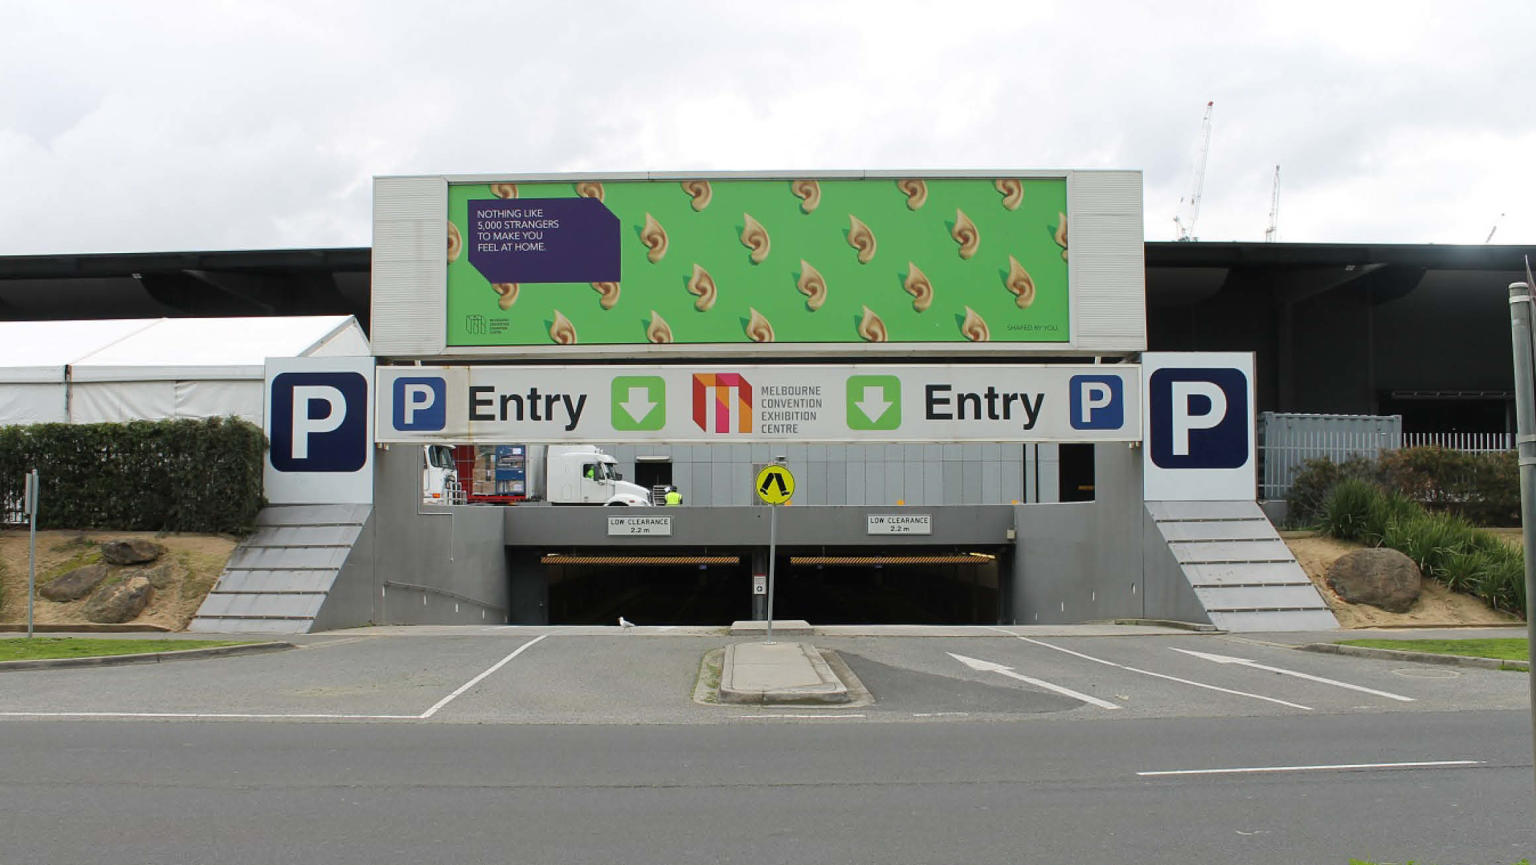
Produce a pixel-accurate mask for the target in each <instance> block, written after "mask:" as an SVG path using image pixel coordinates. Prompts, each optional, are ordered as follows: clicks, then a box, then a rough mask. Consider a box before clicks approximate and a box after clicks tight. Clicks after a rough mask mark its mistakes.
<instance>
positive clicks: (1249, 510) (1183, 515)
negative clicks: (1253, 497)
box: [1147, 501, 1265, 521]
mask: <svg viewBox="0 0 1536 865" xmlns="http://www.w3.org/2000/svg"><path fill="white" fill-rule="evenodd" d="M1147 513H1149V514H1151V515H1152V518H1153V519H1155V520H1159V521H1162V520H1262V519H1265V517H1264V511H1262V510H1260V509H1259V505H1258V502H1254V501H1235V502H1147Z"/></svg>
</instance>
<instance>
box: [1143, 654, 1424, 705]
mask: <svg viewBox="0 0 1536 865" xmlns="http://www.w3.org/2000/svg"><path fill="white" fill-rule="evenodd" d="M1168 648H1170V649H1173V650H1174V651H1175V652H1183V653H1184V654H1186V655H1193V656H1195V657H1196V658H1202V659H1204V660H1207V661H1214V662H1215V663H1218V664H1241V665H1242V666H1244V667H1252V668H1253V669H1255V670H1267V671H1269V672H1271V673H1279V674H1280V675H1282V676H1295V677H1296V678H1298V679H1306V680H1307V681H1309V682H1321V683H1322V684H1324V685H1333V686H1335V687H1339V688H1348V689H1350V690H1351V691H1360V692H1362V693H1365V694H1375V695H1376V696H1378V697H1386V698H1387V699H1389V700H1401V701H1402V702H1404V703H1412V702H1413V698H1412V697H1404V696H1403V695H1402V694H1393V693H1391V692H1390V691H1378V690H1376V689H1375V688H1366V687H1362V686H1360V685H1351V684H1350V683H1348V682H1340V681H1338V680H1336V679H1325V678H1323V677H1322V676H1314V675H1312V674H1311V673H1302V672H1299V671H1296V670H1286V669H1283V668H1281V667H1271V666H1269V665H1268V664H1261V663H1259V662H1258V661H1252V660H1249V659H1247V658H1234V657H1232V656H1231V655H1213V654H1211V653H1210V652H1196V651H1195V650H1193V649H1176V648H1174V647H1173V646H1169V647H1168Z"/></svg>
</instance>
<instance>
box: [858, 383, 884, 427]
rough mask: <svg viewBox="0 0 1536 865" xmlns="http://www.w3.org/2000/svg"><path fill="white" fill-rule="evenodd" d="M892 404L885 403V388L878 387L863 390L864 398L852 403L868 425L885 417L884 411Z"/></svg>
mask: <svg viewBox="0 0 1536 865" xmlns="http://www.w3.org/2000/svg"><path fill="white" fill-rule="evenodd" d="M893 404H894V403H891V402H887V401H886V399H885V388H883V387H879V386H878V385H877V386H875V387H866V388H864V398H863V399H861V400H859V401H858V402H856V403H854V405H856V406H858V407H859V411H861V412H863V413H864V416H865V417H867V418H869V422H870V423H875V422H876V421H878V420H880V418H881V417H883V416H884V415H885V410H886V409H888V408H890V407H891V406H892V405H893Z"/></svg>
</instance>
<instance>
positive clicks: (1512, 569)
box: [1319, 478, 1525, 616]
mask: <svg viewBox="0 0 1536 865" xmlns="http://www.w3.org/2000/svg"><path fill="white" fill-rule="evenodd" d="M1319 527H1320V528H1321V529H1322V530H1323V531H1324V532H1326V533H1328V534H1330V535H1333V536H1334V537H1337V538H1343V539H1344V540H1350V541H1360V542H1361V543H1365V544H1370V545H1371V546H1382V547H1390V548H1392V549H1394V550H1397V551H1398V552H1400V553H1402V554H1404V555H1406V556H1407V557H1408V558H1410V559H1413V561H1414V562H1415V563H1416V564H1418V566H1419V570H1420V571H1422V572H1423V573H1424V576H1426V577H1428V578H1430V579H1433V580H1438V581H1439V582H1441V583H1444V584H1445V585H1446V586H1447V587H1448V588H1450V589H1453V590H1455V591H1458V592H1464V593H1466V594H1469V595H1476V596H1477V597H1479V598H1481V599H1482V600H1483V602H1484V603H1486V604H1488V606H1490V607H1493V608H1494V609H1496V610H1507V611H1509V612H1511V613H1515V614H1516V615H1519V616H1524V615H1525V555H1524V554H1523V553H1522V552H1521V551H1520V550H1518V549H1515V548H1514V547H1511V546H1509V545H1508V544H1506V543H1504V542H1503V541H1501V540H1499V539H1498V538H1496V537H1494V536H1493V535H1491V534H1489V533H1488V532H1485V531H1481V530H1479V529H1477V528H1476V527H1474V526H1473V525H1472V524H1471V523H1469V522H1467V521H1466V520H1465V519H1463V518H1462V517H1459V516H1457V515H1456V514H1451V513H1431V512H1429V511H1427V510H1425V509H1424V508H1423V507H1421V506H1420V505H1419V504H1418V503H1417V502H1415V501H1413V500H1412V499H1411V498H1409V497H1408V496H1405V495H1403V494H1402V493H1397V492H1387V491H1384V490H1382V489H1381V488H1380V487H1378V486H1376V485H1374V484H1372V483H1370V482H1368V481H1364V480H1360V479H1357V478H1348V479H1345V480H1342V481H1340V482H1339V483H1337V484H1336V485H1334V487H1333V491H1332V492H1330V493H1329V494H1328V497H1327V499H1325V500H1324V502H1323V508H1322V517H1321V520H1320V522H1319Z"/></svg>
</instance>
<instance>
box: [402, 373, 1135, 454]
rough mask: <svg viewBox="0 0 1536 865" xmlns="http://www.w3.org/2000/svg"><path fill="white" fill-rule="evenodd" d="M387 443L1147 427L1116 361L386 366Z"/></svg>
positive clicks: (835, 437)
mask: <svg viewBox="0 0 1536 865" xmlns="http://www.w3.org/2000/svg"><path fill="white" fill-rule="evenodd" d="M376 382H377V406H378V408H377V418H376V424H375V430H376V437H377V440H378V441H381V442H412V441H422V442H425V441H439V442H463V443H469V442H483V443H494V442H509V441H517V442H541V443H551V444H553V443H583V442H585V443H602V442H613V441H631V442H644V441H653V442H669V443H750V442H779V441H797V442H805V441H813V442H1044V441H1063V442H1079V441H1081V442H1088V441H1135V440H1138V439H1139V438H1140V436H1141V371H1140V369H1139V367H1137V366H1135V365H1130V364H1123V365H1122V364H1116V365H1052V366H1024V365H1007V366H1004V365H995V366H982V365H944V366H906V365H901V366H872V365H855V364H846V365H832V364H822V365H814V366H811V365H751V364H741V365H730V366H726V365H701V366H673V367H663V368H657V367H655V366H528V367H514V366H439V367H426V366H408V367H407V366H385V367H379V368H378V371H377V379H376Z"/></svg>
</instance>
